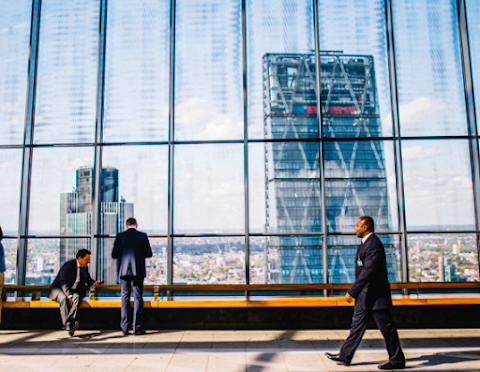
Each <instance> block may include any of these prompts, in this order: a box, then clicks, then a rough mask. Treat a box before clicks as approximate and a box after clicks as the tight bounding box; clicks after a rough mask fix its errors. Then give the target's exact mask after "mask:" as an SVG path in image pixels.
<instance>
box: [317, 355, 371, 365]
mask: <svg viewBox="0 0 480 372" xmlns="http://www.w3.org/2000/svg"><path fill="white" fill-rule="evenodd" d="M325 355H326V356H327V358H328V359H331V360H333V361H335V362H338V363H342V364H343V365H344V366H349V365H350V362H347V361H346V360H343V359H342V358H340V354H331V353H325ZM379 368H380V367H379Z"/></svg>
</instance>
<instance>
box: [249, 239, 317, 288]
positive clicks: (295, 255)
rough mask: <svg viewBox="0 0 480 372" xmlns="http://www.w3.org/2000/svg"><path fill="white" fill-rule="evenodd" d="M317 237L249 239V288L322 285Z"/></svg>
mask: <svg viewBox="0 0 480 372" xmlns="http://www.w3.org/2000/svg"><path fill="white" fill-rule="evenodd" d="M322 240H323V238H322V237H320V236H265V237H251V238H250V283H251V284H301V283H305V284H306V283H323V258H322Z"/></svg>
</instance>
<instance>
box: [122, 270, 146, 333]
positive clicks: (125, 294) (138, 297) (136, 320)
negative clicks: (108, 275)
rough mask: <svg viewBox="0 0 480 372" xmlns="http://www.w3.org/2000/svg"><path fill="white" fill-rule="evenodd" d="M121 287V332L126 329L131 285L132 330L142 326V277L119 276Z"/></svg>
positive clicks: (137, 329)
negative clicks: (132, 301)
mask: <svg viewBox="0 0 480 372" xmlns="http://www.w3.org/2000/svg"><path fill="white" fill-rule="evenodd" d="M120 285H121V287H122V314H121V315H122V319H121V320H120V327H121V328H122V331H123V332H126V331H127V330H128V311H129V308H130V295H131V293H132V286H133V299H134V303H133V325H132V328H133V331H134V332H135V331H139V330H140V329H141V327H142V317H143V277H138V276H124V277H121V278H120Z"/></svg>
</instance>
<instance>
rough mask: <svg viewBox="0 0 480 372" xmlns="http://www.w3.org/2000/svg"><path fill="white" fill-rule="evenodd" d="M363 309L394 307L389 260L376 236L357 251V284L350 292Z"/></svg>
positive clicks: (357, 304) (353, 285) (373, 235)
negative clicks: (389, 276) (388, 269)
mask: <svg viewBox="0 0 480 372" xmlns="http://www.w3.org/2000/svg"><path fill="white" fill-rule="evenodd" d="M348 293H349V294H350V296H352V297H353V298H355V299H356V301H355V306H360V308H362V309H365V310H367V309H370V310H382V309H386V308H388V307H390V306H391V305H392V296H391V293H390V283H389V281H388V274H387V259H386V256H385V249H384V248H383V244H382V242H381V241H380V239H378V237H377V236H376V235H375V234H372V235H371V236H370V237H369V238H368V239H367V241H366V242H365V243H364V244H362V246H360V247H359V248H358V250H357V255H356V257H355V282H354V283H353V284H352V286H351V287H350V289H349V290H348Z"/></svg>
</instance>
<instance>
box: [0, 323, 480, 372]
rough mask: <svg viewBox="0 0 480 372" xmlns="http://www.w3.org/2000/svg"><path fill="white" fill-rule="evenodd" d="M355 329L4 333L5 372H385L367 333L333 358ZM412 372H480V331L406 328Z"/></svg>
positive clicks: (379, 349)
mask: <svg viewBox="0 0 480 372" xmlns="http://www.w3.org/2000/svg"><path fill="white" fill-rule="evenodd" d="M347 334H348V332H347V331H333V330H332V331H148V333H147V334H146V335H143V336H128V337H122V335H121V333H120V332H119V331H81V330H80V331H77V333H76V334H75V336H74V337H68V335H67V333H66V332H65V331H0V371H9V372H12V371H22V372H23V371H61V372H76V371H102V372H105V371H168V372H171V371H219V372H228V371H235V372H237V371H248V372H254V371H255V372H267V371H268V372H271V371H294V372H301V371H378V369H377V365H378V364H379V363H381V362H383V361H385V360H386V358H387V353H386V351H385V349H384V346H383V340H382V337H381V334H380V332H379V331H376V330H372V331H367V333H366V334H365V337H364V340H363V342H362V344H361V345H360V348H359V349H358V351H357V353H356V355H355V357H354V359H353V361H352V365H351V366H350V367H344V366H339V365H337V364H336V363H335V362H332V361H330V360H328V359H327V358H326V357H325V355H324V354H325V352H327V351H330V352H336V351H338V348H339V347H340V345H341V344H342V341H343V340H344V339H345V337H346V336H347ZM400 338H401V342H402V345H403V348H404V352H405V355H406V357H407V368H406V371H452V370H455V371H480V330H479V329H454V330H401V331H400Z"/></svg>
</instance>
